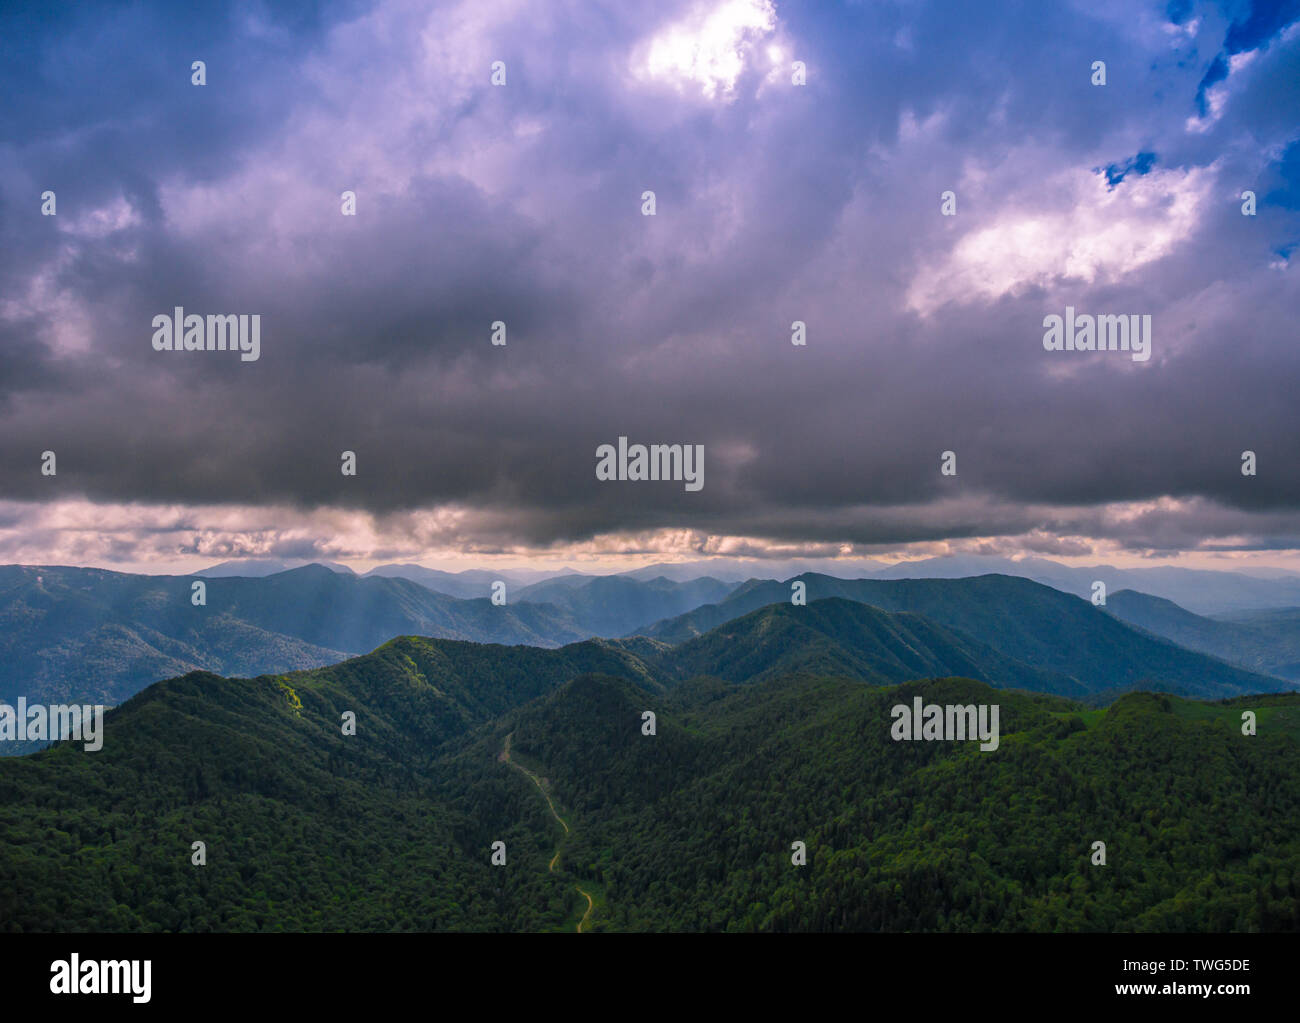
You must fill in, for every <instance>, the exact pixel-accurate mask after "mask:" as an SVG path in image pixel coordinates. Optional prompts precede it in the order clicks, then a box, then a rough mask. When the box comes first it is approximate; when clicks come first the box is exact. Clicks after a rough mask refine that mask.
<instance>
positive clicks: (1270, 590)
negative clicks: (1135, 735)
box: [196, 555, 1300, 615]
mask: <svg viewBox="0 0 1300 1023" xmlns="http://www.w3.org/2000/svg"><path fill="white" fill-rule="evenodd" d="M302 564H303V562H289V561H285V560H277V559H250V560H246V561H229V562H223V563H222V564H220V565H215V566H213V567H211V568H208V569H203V570H201V571H200V572H198V573H196V574H197V575H217V574H220V575H250V576H260V575H270V574H272V573H274V572H278V571H284V570H286V569H289V568H295V567H301V566H302ZM327 567H332V568H334V569H335V570H336V571H343V572H350V571H352V570H351V569H349V568H347V567H346V566H343V565H327ZM802 573H813V574H818V575H828V576H832V577H834V578H838V579H862V578H879V579H962V578H967V577H970V576H976V575H990V574H997V575H1011V576H1019V577H1023V578H1026V579H1033V580H1034V581H1035V582H1040V583H1043V584H1044V585H1045V586H1051V587H1053V588H1054V589H1058V590H1062V591H1063V592H1065V593H1073V594H1075V595H1077V596H1081V597H1084V596H1090V595H1091V593H1092V584H1093V583H1094V582H1095V581H1097V580H1101V581H1102V582H1105V584H1106V587H1107V589H1108V590H1109V591H1110V592H1115V591H1116V590H1121V589H1133V590H1138V591H1140V592H1142V593H1150V594H1152V595H1153V596H1157V597H1164V598H1165V599H1167V600H1172V601H1174V603H1176V604H1179V605H1181V606H1182V607H1184V608H1186V609H1188V610H1189V611H1192V612H1195V613H1196V614H1203V615H1212V614H1221V613H1229V612H1233V611H1251V610H1267V609H1273V608H1280V607H1298V606H1300V575H1298V574H1296V573H1293V572H1286V571H1283V570H1273V571H1263V570H1258V569H1257V570H1253V571H1226V570H1225V571H1211V570H1206V569H1190V568H1174V567H1169V566H1160V567H1154V568H1131V569H1121V568H1114V567H1112V566H1107V565H1094V566H1087V567H1082V568H1080V567H1074V566H1070V565H1064V564H1061V563H1060V562H1056V561H1051V560H1049V559H1047V558H1032V557H1031V558H1005V557H998V556H994V555H948V556H945V557H936V558H924V559H920V560H916V561H906V562H900V563H898V564H895V565H886V564H884V563H883V562H878V561H872V560H871V559H868V558H853V559H844V560H839V559H828V558H821V559H812V558H797V559H784V560H782V559H762V560H760V559H756V558H727V557H717V558H707V559H701V560H698V561H690V562H673V563H657V564H653V565H647V566H644V567H642V568H637V569H633V570H631V571H628V572H620V573H613V574H612V575H603V576H602V575H591V574H587V573H583V572H578V571H575V570H573V569H571V568H562V569H556V570H550V571H545V570H535V569H534V570H526V569H491V570H486V569H470V570H467V571H462V572H444V571H439V570H437V569H431V568H425V567H424V566H421V565H409V564H406V565H380V566H378V567H376V568H372V569H370V570H369V571H368V572H366V573H364V574H365V575H367V576H373V575H382V576H385V577H389V578H392V577H398V578H404V579H410V580H412V581H413V582H418V583H420V584H421V585H422V586H427V587H429V588H430V589H432V590H437V591H438V592H439V593H447V594H449V595H451V596H454V597H482V596H486V595H487V593H488V590H489V587H490V586H491V584H492V582H493V581H494V580H497V579H503V580H505V581H506V582H508V583H510V584H511V586H512V587H514V586H527V585H530V584H533V583H539V582H542V581H544V580H547V579H556V578H561V577H568V578H570V579H575V580H576V579H579V578H585V579H595V578H628V579H635V580H640V581H646V580H653V579H656V578H664V579H668V580H671V581H673V582H691V581H693V580H696V579H700V578H714V579H718V580H720V581H722V582H725V583H733V584H737V583H742V582H746V581H748V580H751V579H789V578H792V577H794V576H797V575H800V574H802Z"/></svg>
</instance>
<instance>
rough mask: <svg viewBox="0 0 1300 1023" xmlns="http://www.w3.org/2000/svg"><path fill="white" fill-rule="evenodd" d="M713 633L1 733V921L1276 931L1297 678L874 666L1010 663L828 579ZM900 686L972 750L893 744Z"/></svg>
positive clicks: (181, 698) (386, 670)
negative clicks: (1005, 681) (821, 591)
mask: <svg viewBox="0 0 1300 1023" xmlns="http://www.w3.org/2000/svg"><path fill="white" fill-rule="evenodd" d="M1071 599H1073V598H1071ZM1098 613H1099V614H1101V612H1098ZM1111 624H1112V625H1113V626H1114V627H1116V628H1127V627H1126V626H1123V625H1122V624H1121V623H1119V622H1115V621H1113V620H1111ZM725 629H726V630H729V631H724V632H718V633H716V634H715V633H710V634H708V635H705V636H702V637H700V640H703V641H704V642H700V641H696V640H692V641H689V642H687V643H685V644H683V645H682V646H681V647H678V648H672V647H668V646H666V645H665V644H662V643H660V642H658V641H655V640H652V639H648V638H644V637H638V638H632V639H626V640H616V641H605V640H593V641H584V642H579V643H575V644H571V645H568V646H565V647H563V648H560V649H539V648H533V647H526V646H513V647H507V646H501V645H491V644H487V645H485V644H475V643H467V642H463V641H455V640H444V639H429V638H422V637H399V638H396V639H393V640H391V641H389V642H387V643H385V644H383V645H382V646H381V647H379V648H378V649H376V650H374V651H373V652H371V653H369V654H366V655H364V656H362V657H358V658H354V659H350V660H348V661H345V662H343V663H340V664H338V665H333V666H330V667H326V668H320V669H313V670H309V671H301V672H291V673H283V674H272V675H264V676H261V677H258V678H254V679H242V678H223V677H220V676H217V675H214V674H211V673H206V672H191V673H189V674H186V675H183V676H181V677H178V678H174V679H170V680H168V681H164V682H159V683H156V684H154V685H151V686H149V687H148V688H147V689H145V690H144V691H143V692H141V693H139V694H137V695H136V696H134V697H132V698H131V699H129V700H127V701H126V702H124V703H123V704H122V705H121V706H119V707H118V708H116V709H115V710H112V711H110V712H109V714H108V717H107V721H106V724H105V729H104V733H105V734H104V743H103V748H102V749H101V750H100V751H98V752H95V753H88V752H85V751H83V750H82V749H81V747H80V746H79V745H78V744H76V743H75V742H63V743H58V744H56V745H55V746H53V747H51V748H49V749H47V750H44V751H41V752H39V753H35V754H33V755H31V756H27V757H21V758H6V759H4V760H0V848H2V849H4V850H5V855H4V856H3V857H0V930H2V931H10V932H15V931H24V932H35V931H65V932H67V931H232V930H239V931H252V930H255V931H273V930H290V931H292V930H307V931H320V930H334V931H337V930H376V931H391V930H402V931H406V930H419V931H428V930H455V931H503V930H514V931H548V930H551V931H569V932H573V931H574V930H578V931H602V930H631V931H665V930H717V931H722V930H726V931H805V930H806V931H821V930H860V931H955V930H965V931H971V930H978V931H983V930H1004V931H1013V930H1031V931H1058V930H1091V931H1135V930H1153V931H1173V932H1187V931H1205V932H1222V931H1230V930H1270V931H1276V930H1296V929H1300V836H1297V833H1296V831H1295V828H1294V827H1293V822H1294V821H1295V820H1296V819H1297V815H1300V695H1298V694H1280V695H1273V696H1251V697H1239V698H1232V699H1228V700H1224V701H1218V702H1210V703H1207V702H1196V701H1189V700H1186V699H1183V698H1181V697H1177V696H1170V695H1156V694H1149V693H1134V694H1129V695H1126V696H1123V697H1121V698H1120V699H1118V700H1116V701H1115V702H1113V703H1112V704H1111V705H1110V706H1109V707H1108V708H1105V709H1100V708H1098V709H1090V708H1088V707H1086V706H1084V705H1083V704H1080V703H1077V702H1073V701H1071V700H1068V699H1064V698H1062V697H1058V696H1053V695H1045V694H1041V693H1031V692H1025V691H1023V690H1011V689H1006V688H1001V689H994V688H992V687H990V686H989V685H987V684H985V683H984V682H980V681H977V680H973V679H969V678H952V677H921V678H911V679H909V680H908V681H902V682H899V681H896V680H897V679H899V678H903V677H906V676H909V675H912V674H913V673H914V672H917V671H925V670H927V669H930V668H935V669H942V668H944V667H946V666H947V664H949V663H956V662H958V661H960V662H961V663H963V664H966V665H968V666H970V667H971V668H972V670H975V671H979V672H986V671H988V672H994V673H1001V672H1008V671H1016V670H1021V671H1023V670H1025V669H1019V668H1017V666H1016V665H1014V664H1012V663H1011V662H1009V661H1007V660H1006V659H1005V657H1002V658H999V657H998V656H997V655H995V654H992V653H990V650H989V648H985V647H982V646H979V645H972V644H971V643H970V642H969V641H967V640H965V639H964V638H962V637H960V636H958V635H957V634H956V633H955V632H953V631H951V630H948V629H946V628H944V627H939V626H935V625H934V624H933V623H927V622H925V621H924V620H923V619H919V618H918V617H917V616H915V615H914V614H911V613H906V612H903V613H891V612H884V611H879V610H877V609H873V608H871V607H868V606H866V605H864V604H861V603H858V602H854V601H849V600H846V599H844V598H828V599H824V600H819V601H814V602H811V603H809V604H808V605H807V606H806V607H795V606H791V605H788V604H787V605H781V606H767V607H764V608H761V609H758V610H756V611H754V612H751V613H749V614H748V615H745V616H742V617H740V618H738V619H734V620H732V621H731V622H730V623H728V624H727V625H726V626H725ZM728 647H730V649H732V650H733V651H734V652H735V653H736V654H737V655H740V656H744V657H746V658H747V662H746V663H745V664H743V665H740V666H736V665H733V664H732V663H731V661H730V659H728V658H726V657H725V656H722V651H724V650H725V649H727V648H728ZM714 668H716V669H718V670H720V671H722V672H723V673H725V674H726V675H729V676H730V677H729V678H724V677H719V676H718V675H717V674H716V673H714V672H713V669H714ZM822 668H827V669H829V670H830V672H832V673H831V674H823V673H821V669H822ZM699 670H708V671H709V672H710V673H708V674H702V675H701V674H695V672H697V671H699ZM1003 677H1005V676H1003ZM1027 678H1028V677H1027ZM915 699H921V700H923V701H926V702H930V703H935V704H940V705H944V704H971V705H987V704H997V705H998V706H999V708H1000V729H1001V743H1000V745H999V747H998V749H997V750H996V751H995V752H991V753H988V752H981V751H980V750H979V748H978V746H976V745H974V744H972V743H963V742H960V741H958V742H944V741H936V742H899V741H896V739H895V738H894V737H893V736H892V734H891V721H892V719H893V714H892V713H891V708H893V707H895V706H898V705H903V706H910V705H911V704H912V702H913V701H914V700H915ZM1246 710H1249V711H1250V712H1251V713H1252V714H1254V715H1256V716H1257V718H1258V723H1259V734H1258V735H1254V736H1247V735H1244V734H1243V733H1242V729H1241V728H1240V724H1241V719H1242V714H1243V712H1244V711H1246ZM648 711H649V712H653V714H654V727H653V728H649V729H648V726H647V724H646V722H647V712H648ZM349 713H350V714H352V715H355V730H354V733H352V734H349V733H348V731H347V729H346V727H344V725H345V724H346V722H347V720H348V715H349ZM1097 842H1102V843H1104V845H1105V853H1106V857H1107V858H1106V861H1105V864H1104V865H1103V866H1099V865H1097V863H1096V860H1095V857H1096V848H1097V846H1096V843H1097ZM494 855H497V856H504V862H498V863H497V864H494V863H493V856H494ZM801 857H802V859H801ZM200 860H201V862H199V861H200Z"/></svg>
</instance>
